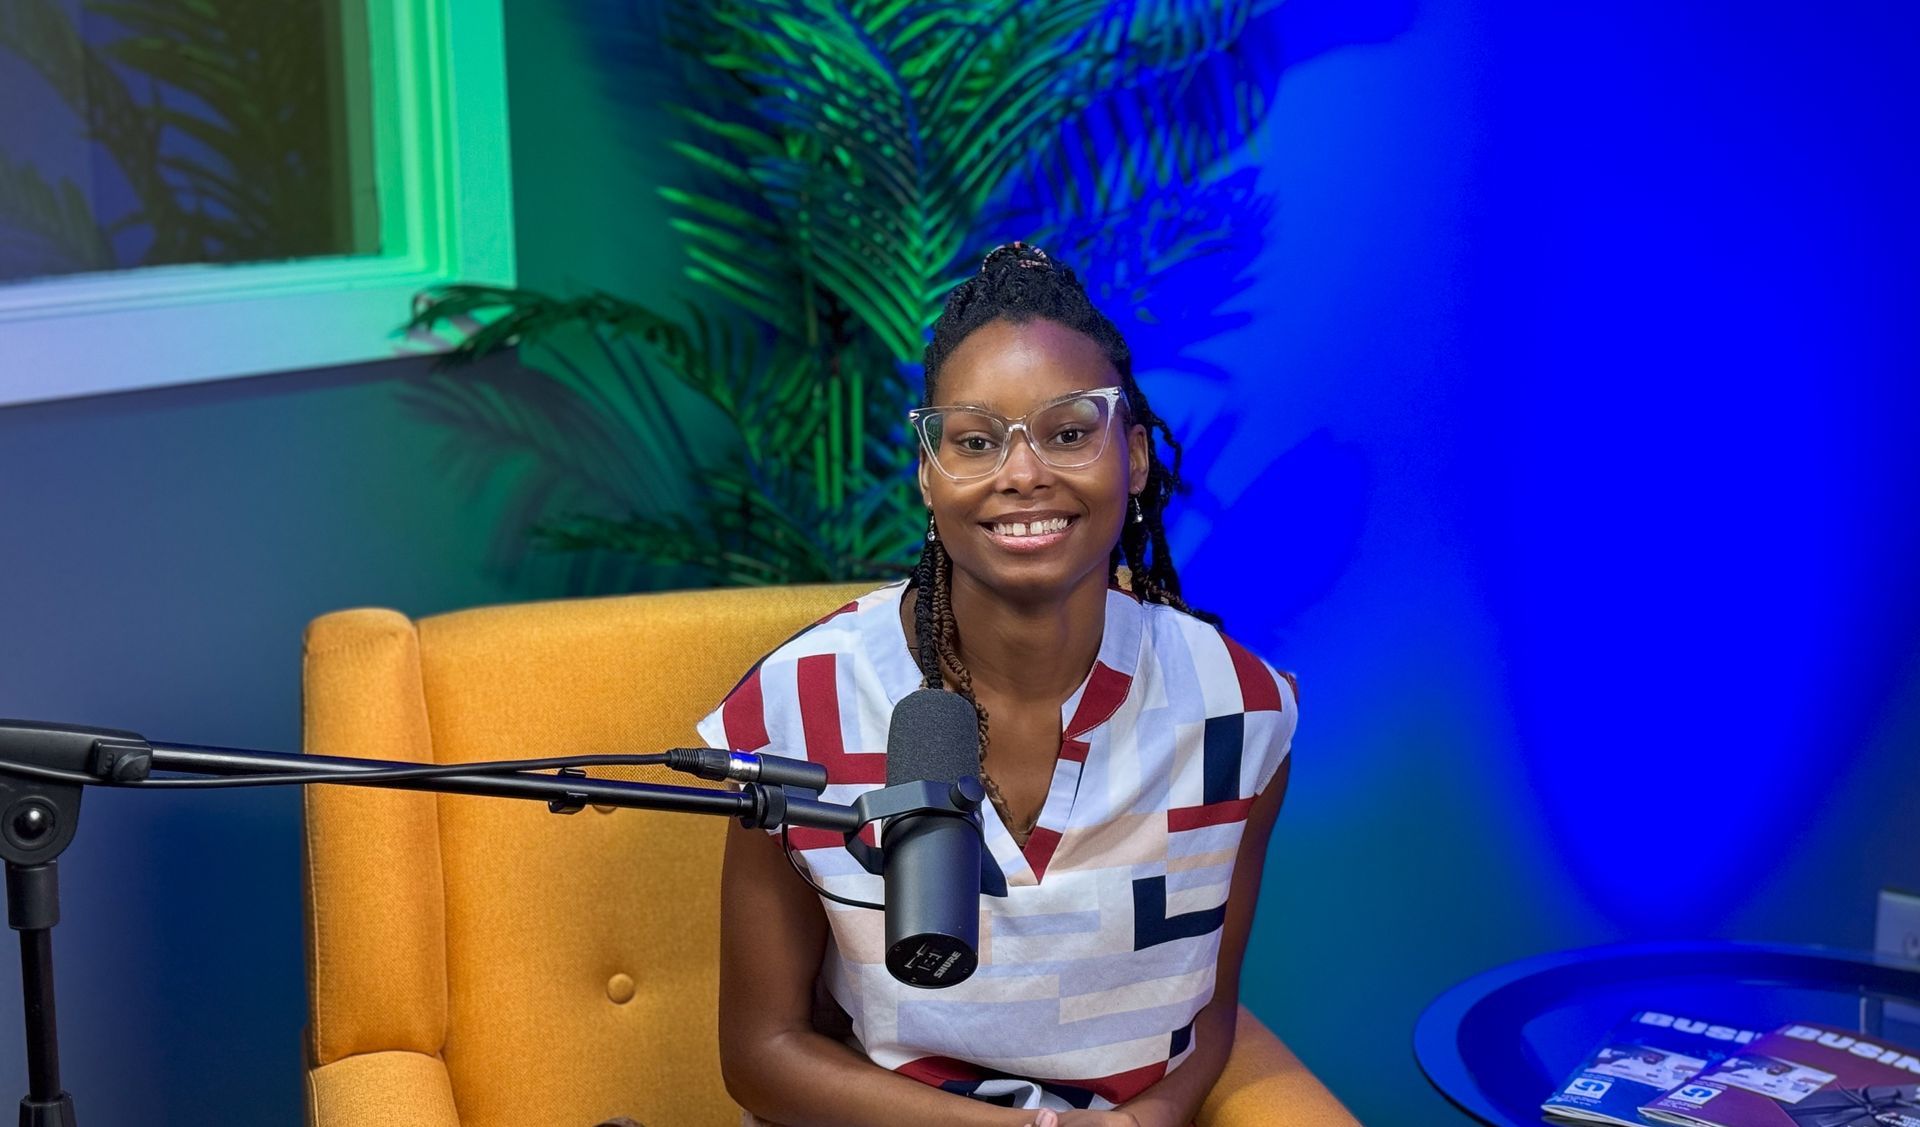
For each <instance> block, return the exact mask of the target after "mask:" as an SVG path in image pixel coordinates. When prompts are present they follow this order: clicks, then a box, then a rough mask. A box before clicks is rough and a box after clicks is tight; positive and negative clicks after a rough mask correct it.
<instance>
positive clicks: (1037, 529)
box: [993, 517, 1068, 536]
mask: <svg viewBox="0 0 1920 1127" xmlns="http://www.w3.org/2000/svg"><path fill="white" fill-rule="evenodd" d="M1067 523H1068V522H1067V518H1066V517H1054V518H1052V519H1050V520H1036V521H1033V522H1032V523H1030V524H1027V523H1022V522H1019V521H1012V522H1004V523H999V524H995V525H994V526H993V531H994V533H995V535H998V536H1045V535H1047V534H1048V533H1051V532H1065V531H1066V530H1067Z"/></svg>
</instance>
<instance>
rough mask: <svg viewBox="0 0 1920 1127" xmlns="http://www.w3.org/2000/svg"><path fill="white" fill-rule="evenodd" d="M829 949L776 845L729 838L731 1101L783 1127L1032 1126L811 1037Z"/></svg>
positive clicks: (726, 1023)
mask: <svg viewBox="0 0 1920 1127" xmlns="http://www.w3.org/2000/svg"><path fill="white" fill-rule="evenodd" d="M826 943H827V918H826V913H825V912H824V911H823V910H822V909H821V907H820V900H819V898H818V897H817V896H816V895H815V894H814V892H813V890H812V889H810V888H808V887H807V886H806V885H805V884H804V883H803V882H802V881H801V880H800V878H799V876H798V875H796V874H795V873H794V872H793V870H792V869H791V868H790V867H789V866H788V864H787V859H786V857H785V856H783V855H782V853H781V849H780V840H779V839H778V838H776V837H774V836H772V835H770V834H768V833H766V832H764V831H762V830H750V829H744V828H742V827H739V826H734V827H732V828H731V829H729V830H728V832H727V853H726V865H725V868H724V869H723V870H722V874H721V878H720V1072H721V1076H722V1078H723V1079H725V1081H726V1085H727V1094H728V1095H730V1096H732V1097H733V1098H734V1101H735V1102H736V1103H738V1104H739V1105H740V1106H741V1107H743V1108H745V1109H747V1110H748V1111H750V1112H752V1113H753V1114H755V1115H756V1116H759V1117H760V1118H761V1119H766V1120H771V1121H773V1122H775V1123H780V1124H785V1125H788V1127H867V1125H872V1127H883V1125H884V1127H896V1125H898V1124H901V1123H939V1124H943V1125H944V1124H953V1125H955V1127H969V1125H975V1124H977V1125H978V1127H1022V1125H1024V1124H1026V1123H1027V1122H1029V1121H1030V1120H1031V1118H1032V1115H1031V1113H1028V1112H1022V1111H1018V1110H1013V1109H1008V1108H1000V1107H994V1106H992V1105H991V1104H984V1103H978V1102H976V1101H974V1100H970V1099H967V1098H966V1097H964V1096H957V1095H954V1094H953V1093H951V1092H943V1091H941V1090H939V1089H938V1088H932V1087H929V1086H927V1085H925V1084H922V1083H920V1082H919V1081H917V1080H913V1079H910V1078H909V1077H905V1076H901V1075H900V1074H898V1073H895V1072H890V1071H888V1070H886V1069H884V1068H881V1067H880V1066H878V1065H876V1064H874V1063H873V1062H872V1061H869V1060H868V1059H867V1058H865V1057H863V1056H861V1055H860V1054H859V1053H857V1052H855V1051H853V1050H852V1049H851V1048H848V1047H847V1046H846V1045H844V1044H841V1043H840V1042H839V1041H836V1040H834V1039H833V1038H831V1037H827V1036H824V1035H822V1034H820V1033H817V1032H815V1031H814V1029H813V1024H812V1013H813V982H814V978H815V976H816V975H818V974H819V971H820V959H821V956H822V955H823V954H824V953H825V951H826Z"/></svg>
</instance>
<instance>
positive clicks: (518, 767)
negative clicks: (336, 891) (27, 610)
mask: <svg viewBox="0 0 1920 1127" xmlns="http://www.w3.org/2000/svg"><path fill="white" fill-rule="evenodd" d="M666 762H667V757H666V756H665V755H658V754H649V755H562V756H551V757H548V758H545V759H511V760H500V761H494V762H482V763H435V764H430V765H423V766H420V767H384V768H372V769H369V770H366V771H342V772H340V773H339V774H337V775H319V774H307V773H304V772H303V773H298V774H295V773H292V772H288V773H285V774H278V775H273V774H268V775H216V776H212V777H203V776H185V777H168V778H163V779H152V778H149V779H133V780H125V781H119V782H116V781H114V780H111V779H102V778H99V777H97V776H94V775H86V774H82V773H80V772H78V771H61V770H58V769H56V768H52V767H39V766H35V765H33V764H30V763H9V762H4V761H0V773H5V774H9V775H23V776H25V777H27V778H30V779H46V780H48V781H50V782H56V783H79V784H82V785H86V786H111V787H115V788H120V789H125V790H199V789H210V788H215V787H272V786H287V785H291V784H296V783H337V784H341V783H343V784H347V785H353V784H356V783H364V782H367V781H369V780H373V781H379V782H399V781H402V780H406V779H436V778H444V777H447V776H450V775H510V774H517V773H520V772H522V771H543V770H551V769H554V768H560V767H660V766H664V765H665V764H666ZM602 781H604V780H602Z"/></svg>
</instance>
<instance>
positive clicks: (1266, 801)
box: [1063, 757, 1293, 1127]
mask: <svg viewBox="0 0 1920 1127" xmlns="http://www.w3.org/2000/svg"><path fill="white" fill-rule="evenodd" d="M1292 770H1293V760H1292V758H1291V757H1289V758H1287V759H1285V760H1283V761H1282V762H1281V764H1280V769H1279V771H1278V772H1276V773H1275V774H1274V777H1273V780H1272V782H1270V783H1268V784H1267V789H1266V790H1264V791H1262V792H1261V793H1260V796H1259V797H1258V798H1256V799H1254V802H1253V808H1252V810H1250V811H1249V812H1248V814H1247V827H1246V830H1245V831H1244V832H1242V834H1241V836H1240V852H1239V855H1238V856H1237V857H1235V858H1234V862H1233V886H1232V887H1231V888H1229V889H1228V890H1227V918H1226V922H1225V923H1224V924H1223V925H1222V926H1221V931H1220V961H1219V964H1218V966H1217V967H1216V969H1215V970H1214V985H1213V999H1212V1001H1209V1002H1208V1003H1207V1004H1206V1005H1205V1006H1204V1007H1202V1008H1201V1010H1200V1013H1199V1016H1197V1017H1195V1018H1194V1021H1193V1055H1192V1056H1189V1057H1188V1058H1187V1059H1186V1061H1185V1062H1184V1063H1182V1064H1181V1065H1180V1067H1179V1068H1176V1069H1174V1070H1173V1071H1172V1072H1169V1073H1168V1074H1167V1075H1166V1076H1165V1077H1164V1078H1162V1079H1161V1080H1160V1082H1159V1083H1157V1084H1155V1085H1154V1086H1153V1087H1151V1088H1148V1089H1147V1090H1146V1091H1144V1092H1142V1093H1140V1094H1139V1095H1138V1096H1136V1097H1134V1098H1133V1099H1131V1100H1128V1101H1127V1103H1126V1104H1125V1105H1124V1106H1123V1107H1122V1108H1121V1110H1122V1111H1125V1112H1127V1113H1129V1114H1130V1115H1132V1116H1133V1118H1134V1120H1135V1121H1136V1122H1137V1123H1139V1125H1140V1127H1187V1125H1188V1124H1190V1123H1192V1122H1193V1117H1194V1116H1195V1115H1198V1114H1199V1112H1200V1105H1201V1104H1202V1103H1205V1102H1206V1099H1207V1093H1209V1092H1211V1091H1212V1090H1213V1085H1214V1083H1215V1082H1217V1081H1218V1080H1219V1079H1220V1073H1221V1071H1222V1070H1224V1069H1225V1068H1226V1067H1227V1056H1228V1055H1229V1054H1230V1053H1232V1052H1233V1027H1234V1019H1235V1018H1236V1017H1237V1016H1238V1015H1239V1012H1240V962H1241V960H1242V958H1243V957H1244V956H1245V955H1246V953H1247V934H1248V933H1249V932H1250V931H1251V930H1252V929H1253V907H1254V903H1255V902H1256V901H1257V900H1259V899H1260V871H1261V869H1262V868H1264V867H1265V865H1266V862H1267V839H1268V838H1269V837H1271V836H1272V834H1273V823H1274V819H1275V818H1277V817H1279V815H1280V804H1281V803H1282V802H1283V801H1285V799H1286V797H1287V778H1288V776H1289V774H1290V773H1291V772H1292ZM1064 1119H1065V1117H1063V1120H1064ZM1066 1121H1067V1122H1071V1121H1070V1120H1066Z"/></svg>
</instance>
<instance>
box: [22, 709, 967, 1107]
mask: <svg viewBox="0 0 1920 1127" xmlns="http://www.w3.org/2000/svg"><path fill="white" fill-rule="evenodd" d="M580 758H582V759H587V760H591V759H592V757H580ZM489 767H490V764H488V763H485V762H480V763H471V764H463V765H459V766H457V767H450V766H446V765H434V764H420V763H406V762H396V761H392V760H380V759H352V758H346V757H341V756H326V755H295V754H289V753H287V752H273V751H255V750H250V749H245V748H223V747H204V746H200V745H195V744H166V743H151V742H149V741H147V740H146V739H144V738H142V737H141V736H140V735H139V734H137V733H134V732H126V731H120V730H118V729H112V728H90V727H80V726H75V725H61V724H47V723H42V722H39V721H33V720H5V719H0V859H4V861H5V862H6V872H7V878H6V884H7V924H8V926H9V927H12V928H13V929H14V930H15V931H18V932H19V933H20V980H21V995H22V1003H23V1005H24V1007H25V1010H26V1030H27V1038H26V1048H27V1095H26V1097H25V1098H23V1099H22V1100H21V1101H20V1127H77V1120H76V1119H75V1118H74V1110H73V1097H72V1096H71V1095H69V1094H68V1093H67V1092H66V1091H65V1090H64V1089H62V1088H61V1086H60V1046H59V1030H58V1026H57V1022H56V1020H55V1016H56V1013H55V1007H54V993H53V927H54V925H55V924H57V923H59V922H60V884H59V873H58V869H57V867H56V864H55V861H56V859H57V858H58V857H59V856H60V854H61V852H62V851H64V850H65V849H66V847H67V846H68V845H69V844H71V843H72V841H73V835H74V831H75V830H76V829H77V828H78V824H79V819H80V796H81V793H82V791H83V788H85V787H87V786H112V787H118V788H121V789H133V790H159V789H173V788H172V787H170V786H168V784H181V785H184V784H187V783H188V780H180V779H152V778H151V777H150V776H151V773H152V772H153V771H155V770H160V771H174V772H183V773H186V774H189V775H199V776H207V777H210V778H233V779H236V780H238V779H240V778H242V777H245V781H246V783H247V784H253V783H255V782H258V783H259V784H260V785H270V784H276V783H285V784H291V785H304V784H308V783H334V784H344V785H347V786H372V787H390V788H396V789H401V790H423V791H434V792H437V793H441V794H470V795H483V796H488V797H494V798H519V799H534V800H545V801H546V803H547V809H548V810H550V811H552V812H553V813H555V814H574V813H578V812H579V811H580V810H582V809H584V808H585V807H586V805H587V803H589V802H591V803H594V804H596V805H601V806H619V807H626V808H629V809H638V810H666V811H674V812H680V813H687V814H719V815H722V816H725V817H730V818H738V819H739V820H740V824H741V825H743V826H746V827H748V828H749V829H753V828H759V829H779V828H780V827H781V826H783V825H793V826H808V827H812V828H815V829H825V830H838V831H840V832H841V833H842V834H844V835H845V836H846V839H847V841H848V843H849V846H850V847H851V846H854V845H859V846H862V847H863V848H862V849H861V850H858V851H856V855H857V856H859V857H860V858H861V861H862V863H863V864H864V865H867V867H869V868H871V869H873V870H874V871H875V872H877V871H878V866H877V859H875V858H873V857H872V856H871V853H870V851H869V850H868V849H867V848H865V843H864V842H860V841H858V839H857V837H856V835H857V834H859V832H860V830H861V829H862V828H863V827H864V826H866V825H867V824H868V823H869V822H873V821H877V820H880V819H883V818H892V817H897V816H900V815H902V814H912V813H931V814H946V815H953V816H958V817H963V818H971V817H972V816H973V813H974V811H976V810H978V809H979V806H980V804H981V802H983V801H984V800H985V792H984V791H982V790H981V787H980V783H979V781H978V780H977V779H962V780H959V781H957V782H954V783H952V784H946V785H942V784H939V783H934V782H913V783H906V784H901V785H897V786H890V787H884V788H881V789H880V790H875V791H869V792H867V793H866V794H863V795H861V796H860V797H859V798H858V799H857V800H855V802H854V804H853V805H851V806H847V805H842V804H840V803H833V802H822V801H821V800H820V799H818V798H817V797H813V792H811V791H810V790H808V788H805V787H800V786H798V785H797V784H791V785H793V786H794V789H796V790H799V791H800V792H801V793H798V794H793V793H789V791H788V787H787V785H781V784H775V783H767V782H745V783H742V784H741V786H740V789H739V790H718V789H711V788H706V787H681V786H669V785H665V784H659V783H631V782H624V781H621V780H617V779H592V778H588V777H586V775H585V774H584V773H583V772H582V771H580V770H579V769H577V768H571V767H562V768H560V769H559V771H558V773H557V774H552V775H547V774H539V773H536V772H534V771H531V770H518V769H506V768H504V767H498V766H496V767H494V768H493V769H492V770H489ZM198 785H203V786H204V785H218V784H208V783H207V782H206V781H204V780H202V781H200V782H199V784H198Z"/></svg>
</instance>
